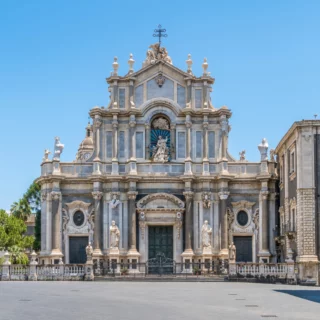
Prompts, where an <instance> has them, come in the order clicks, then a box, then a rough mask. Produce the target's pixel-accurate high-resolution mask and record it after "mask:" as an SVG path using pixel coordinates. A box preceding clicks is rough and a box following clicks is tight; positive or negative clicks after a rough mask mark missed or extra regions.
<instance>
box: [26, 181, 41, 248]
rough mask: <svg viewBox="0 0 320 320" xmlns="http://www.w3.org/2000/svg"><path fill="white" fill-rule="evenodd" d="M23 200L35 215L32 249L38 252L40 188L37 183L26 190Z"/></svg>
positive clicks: (39, 243)
mask: <svg viewBox="0 0 320 320" xmlns="http://www.w3.org/2000/svg"><path fill="white" fill-rule="evenodd" d="M23 198H24V199H25V200H26V201H27V202H28V204H29V207H30V209H31V212H32V213H33V214H35V215H36V224H35V234H34V235H35V241H34V244H33V249H34V250H36V251H38V250H40V249H41V186H40V184H39V183H36V182H33V183H32V184H31V186H30V187H29V188H28V190H27V192H26V193H25V194H24V195H23Z"/></svg>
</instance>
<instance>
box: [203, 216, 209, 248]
mask: <svg viewBox="0 0 320 320" xmlns="http://www.w3.org/2000/svg"><path fill="white" fill-rule="evenodd" d="M211 235H212V228H211V227H210V225H209V223H208V220H206V221H205V222H204V225H203V226H202V229H201V237H202V248H210V247H211Z"/></svg>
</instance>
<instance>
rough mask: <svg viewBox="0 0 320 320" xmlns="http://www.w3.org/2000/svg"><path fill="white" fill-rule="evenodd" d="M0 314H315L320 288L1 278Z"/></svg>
mask: <svg viewBox="0 0 320 320" xmlns="http://www.w3.org/2000/svg"><path fill="white" fill-rule="evenodd" d="M288 293H290V294H288ZM297 296H302V297H304V298H300V297H297ZM314 301H317V302H314ZM0 314H1V317H0V318H1V320H21V319H23V320H31V319H32V320H38V319H39V320H40V319H41V320H43V319H48V320H51V319H59V320H61V319H68V320H75V319H77V320H81V319H88V320H95V319H99V320H100V319H103V320H107V319H117V320H121V319H139V320H145V319H146V320H147V319H152V320H158V319H183V320H188V319H215V320H218V319H225V320H228V319H246V320H250V319H264V318H278V319H291V320H292V319H299V320H302V319H303V320H304V319H319V315H320V289H319V288H306V287H300V286H284V285H266V284H244V283H167V282H166V283H164V282H162V283H161V282H149V283H146V282H140V283H137V282H135V283H131V282H93V283H92V282H88V283H86V282H1V283H0Z"/></svg>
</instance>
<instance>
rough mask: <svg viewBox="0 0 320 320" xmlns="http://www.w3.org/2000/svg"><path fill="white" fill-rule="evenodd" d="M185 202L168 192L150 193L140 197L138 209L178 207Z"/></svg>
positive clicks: (182, 206)
mask: <svg viewBox="0 0 320 320" xmlns="http://www.w3.org/2000/svg"><path fill="white" fill-rule="evenodd" d="M184 206H185V204H184V202H183V201H182V200H180V199H179V198H177V197H176V196H174V195H172V194H169V193H152V194H149V195H147V196H145V197H144V198H142V199H141V200H140V201H139V202H138V203H137V207H138V209H180V210H183V208H184Z"/></svg>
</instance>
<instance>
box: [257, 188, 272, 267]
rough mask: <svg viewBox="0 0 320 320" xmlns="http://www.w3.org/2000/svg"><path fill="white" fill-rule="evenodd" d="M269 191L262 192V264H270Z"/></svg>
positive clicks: (260, 254)
mask: <svg viewBox="0 0 320 320" xmlns="http://www.w3.org/2000/svg"><path fill="white" fill-rule="evenodd" d="M268 195H269V191H261V192H260V201H261V232H260V236H261V242H260V243H261V248H260V251H259V257H260V262H269V258H270V250H269V212H268Z"/></svg>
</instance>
